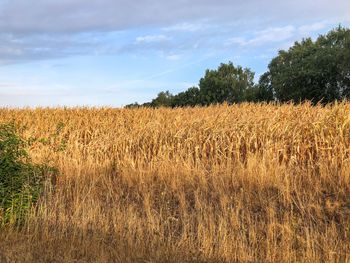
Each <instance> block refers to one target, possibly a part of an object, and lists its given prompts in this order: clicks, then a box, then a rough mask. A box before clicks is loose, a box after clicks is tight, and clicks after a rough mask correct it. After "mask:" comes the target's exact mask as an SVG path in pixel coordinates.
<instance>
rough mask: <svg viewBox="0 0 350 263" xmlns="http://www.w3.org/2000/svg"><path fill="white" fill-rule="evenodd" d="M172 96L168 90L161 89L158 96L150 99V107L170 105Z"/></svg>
mask: <svg viewBox="0 0 350 263" xmlns="http://www.w3.org/2000/svg"><path fill="white" fill-rule="evenodd" d="M173 98H174V96H173V95H172V94H171V93H170V92H169V91H165V92H164V91H162V92H159V93H158V96H157V97H156V98H155V99H153V100H152V102H151V104H150V106H151V107H170V106H171V105H172V101H173Z"/></svg>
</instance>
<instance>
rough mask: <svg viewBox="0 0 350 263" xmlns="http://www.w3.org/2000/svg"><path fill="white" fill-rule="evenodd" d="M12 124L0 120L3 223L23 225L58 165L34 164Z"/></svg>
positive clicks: (1, 208) (0, 183) (0, 221)
mask: <svg viewBox="0 0 350 263" xmlns="http://www.w3.org/2000/svg"><path fill="white" fill-rule="evenodd" d="M27 143H28V142H27V141H25V140H23V139H22V138H21V137H20V136H18V135H17V134H16V129H15V126H14V125H13V124H0V226H1V225H2V226H4V225H8V224H14V225H22V224H23V223H24V222H25V220H26V218H27V216H28V212H29V210H30V209H31V208H32V207H33V205H34V204H35V203H36V201H37V200H38V198H39V197H40V194H41V193H42V191H43V186H44V183H45V181H46V180H48V179H49V176H48V175H49V174H51V175H55V174H56V171H55V169H53V168H51V167H49V166H47V165H42V164H40V165H38V164H33V163H32V162H31V160H30V158H29V155H28V153H27V151H26V150H25V149H26V148H25V147H26V145H27Z"/></svg>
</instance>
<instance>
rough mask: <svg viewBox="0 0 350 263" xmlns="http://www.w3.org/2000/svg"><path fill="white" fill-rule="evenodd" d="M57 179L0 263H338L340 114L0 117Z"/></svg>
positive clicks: (89, 112)
mask: <svg viewBox="0 0 350 263" xmlns="http://www.w3.org/2000/svg"><path fill="white" fill-rule="evenodd" d="M11 121H14V122H15V123H16V124H17V127H18V128H19V132H20V134H21V135H22V136H23V137H24V138H35V139H36V142H35V143H34V144H32V145H31V146H30V149H29V152H30V155H31V157H32V159H33V161H34V162H37V163H42V162H45V163H49V164H50V165H52V166H54V167H57V169H58V170H59V174H58V176H57V177H56V178H52V180H53V181H54V184H55V185H54V187H47V188H46V190H45V193H44V194H43V196H42V197H41V199H40V202H39V203H38V204H37V206H36V207H33V209H32V212H31V216H30V218H29V219H28V222H27V223H26V225H25V227H23V228H21V229H16V228H11V227H7V229H5V230H2V232H1V233H0V262H6V261H8V262H350V103H346V102H344V103H339V104H335V105H332V106H326V107H322V106H315V107H313V106H311V105H309V104H301V105H268V104H255V105H254V104H241V105H234V106H228V105H222V106H210V107H206V108H184V109H165V108H160V109H144V108H140V109H111V108H59V109H35V110H34V109H33V110H32V109H12V110H11V109H1V110H0V122H1V123H5V122H11Z"/></svg>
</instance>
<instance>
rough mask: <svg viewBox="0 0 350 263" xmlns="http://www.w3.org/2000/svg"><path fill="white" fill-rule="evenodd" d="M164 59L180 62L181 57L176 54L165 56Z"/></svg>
mask: <svg viewBox="0 0 350 263" xmlns="http://www.w3.org/2000/svg"><path fill="white" fill-rule="evenodd" d="M165 58H166V59H168V60H180V59H181V56H180V55H177V54H172V55H168V56H165Z"/></svg>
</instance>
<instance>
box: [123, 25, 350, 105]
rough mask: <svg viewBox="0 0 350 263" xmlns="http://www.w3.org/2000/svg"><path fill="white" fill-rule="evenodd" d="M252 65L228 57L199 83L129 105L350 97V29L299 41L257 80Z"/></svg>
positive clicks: (207, 71)
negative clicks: (236, 62)
mask: <svg viewBox="0 0 350 263" xmlns="http://www.w3.org/2000/svg"><path fill="white" fill-rule="evenodd" d="M254 74H255V73H254V72H253V71H252V70H250V69H249V68H243V67H241V66H235V65H234V64H233V63H232V62H228V63H222V64H220V66H219V67H218V68H217V69H215V70H209V69H208V70H206V72H205V75H204V77H202V78H201V79H200V81H199V85H198V87H191V88H189V89H187V90H186V91H184V92H180V93H178V94H176V95H173V94H171V93H170V92H169V91H162V92H160V93H159V94H158V96H157V97H156V98H155V99H153V100H152V101H151V102H147V103H144V104H138V103H133V104H129V105H127V106H126V107H128V108H132V107H140V106H142V107H161V106H163V107H185V106H197V105H200V106H206V105H210V104H218V103H223V102H227V103H229V104H232V103H240V102H272V101H278V102H290V101H292V102H295V103H299V102H302V101H305V100H308V101H311V102H312V103H313V104H316V103H323V104H326V103H330V102H333V101H336V100H343V99H350V29H349V28H344V27H342V26H338V27H337V28H335V29H333V30H331V31H330V32H328V33H327V34H325V35H320V36H319V37H318V38H317V39H316V40H315V41H313V40H312V39H311V38H306V39H303V40H302V41H301V42H295V43H294V45H293V46H292V47H290V48H289V49H288V50H287V51H285V50H281V51H279V53H278V55H277V56H276V57H275V58H273V59H272V60H271V62H270V63H269V65H268V70H267V72H265V73H264V74H263V75H261V77H260V79H259V81H258V83H254Z"/></svg>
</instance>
